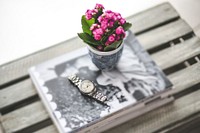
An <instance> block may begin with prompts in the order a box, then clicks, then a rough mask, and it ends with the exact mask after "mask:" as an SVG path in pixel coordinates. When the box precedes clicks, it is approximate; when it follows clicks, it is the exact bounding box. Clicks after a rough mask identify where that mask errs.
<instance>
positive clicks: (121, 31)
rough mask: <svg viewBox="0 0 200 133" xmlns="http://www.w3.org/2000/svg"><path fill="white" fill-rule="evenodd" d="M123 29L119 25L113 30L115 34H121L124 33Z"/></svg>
mask: <svg viewBox="0 0 200 133" xmlns="http://www.w3.org/2000/svg"><path fill="white" fill-rule="evenodd" d="M124 32H125V31H124V29H123V27H122V26H119V27H117V29H116V30H115V33H116V34H117V35H121V34H124Z"/></svg>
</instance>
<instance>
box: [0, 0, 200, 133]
mask: <svg viewBox="0 0 200 133" xmlns="http://www.w3.org/2000/svg"><path fill="white" fill-rule="evenodd" d="M152 14H153V15H152ZM128 19H129V20H128V21H130V22H132V23H133V27H132V28H133V29H132V30H134V33H136V35H137V37H138V39H139V40H140V42H142V43H144V47H145V48H146V49H153V48H157V47H159V46H162V45H163V44H165V43H167V44H169V42H173V41H174V39H178V38H180V37H182V36H185V35H188V34H191V32H192V29H191V28H190V27H189V26H188V25H187V23H185V21H184V20H182V19H180V18H179V16H178V13H177V12H176V11H175V10H174V8H173V7H171V5H170V4H168V3H164V4H161V5H158V6H156V7H154V8H151V9H149V10H147V11H144V12H141V13H139V14H136V15H133V16H130V17H129V18H128ZM161 34H162V35H161ZM153 35H154V36H153ZM199 43H200V42H199V38H197V37H192V38H190V39H188V38H187V40H186V41H185V42H181V43H179V44H177V45H175V46H173V47H169V48H165V49H163V50H160V51H158V52H156V53H153V54H152V57H153V59H154V60H155V61H156V62H157V64H158V65H159V66H160V67H161V68H162V69H167V68H170V67H173V66H176V65H177V64H179V63H181V62H183V61H185V60H188V59H189V58H192V57H194V56H196V55H198V54H200V50H199V45H200V44H199ZM75 44H76V45H75ZM82 46H84V45H83V43H82V42H81V40H80V39H78V38H72V39H70V40H68V41H65V42H62V43H60V44H58V45H56V46H53V47H50V48H47V49H45V50H43V51H39V52H37V53H34V54H32V55H29V56H27V57H24V58H21V59H19V60H17V61H13V62H11V63H8V64H5V65H2V66H0V77H1V78H0V88H2V89H0V112H1V109H5V108H11V107H15V106H18V105H19V104H20V105H21V104H22V102H23V104H22V107H20V108H17V109H15V110H13V111H11V112H7V113H6V114H3V115H2V116H1V115H0V117H1V119H0V122H1V124H2V125H3V129H4V130H5V131H6V132H15V131H23V129H25V128H29V127H33V126H34V125H37V124H38V123H42V122H43V121H45V120H47V119H49V116H48V113H47V112H46V110H45V108H44V107H43V105H42V102H41V101H39V99H38V98H37V99H36V101H33V102H29V100H30V98H31V97H34V96H37V93H36V90H35V88H34V86H33V84H32V82H31V79H30V78H29V77H28V73H27V69H28V68H29V67H30V66H32V65H35V64H37V63H40V62H42V61H44V60H47V59H51V58H53V57H55V56H58V55H62V54H63V53H66V52H69V51H72V50H74V49H77V48H79V47H82ZM180 51H181V52H180ZM199 68H200V63H196V64H194V65H192V66H190V67H188V68H185V69H182V70H179V69H177V72H175V73H172V74H170V75H168V77H169V79H170V80H171V81H172V83H173V84H174V87H175V88H174V89H172V90H171V92H173V94H179V93H181V92H183V91H185V90H192V89H193V88H192V86H194V85H197V84H199V83H200V69H199ZM4 75H7V76H4ZM189 77H191V78H189ZM14 81H15V82H14ZM195 90H197V89H195ZM11 92H12V93H11ZM190 92H192V91H190ZM199 94H200V91H199V90H198V91H197V92H193V93H191V94H188V95H185V96H182V97H180V98H179V99H177V100H176V101H175V102H174V103H173V104H169V105H167V106H163V107H161V108H159V109H156V110H155V111H151V112H150V113H147V114H145V115H143V116H141V117H138V118H136V119H134V120H131V121H129V122H127V123H125V124H122V125H121V126H119V127H117V128H116V129H111V130H109V132H127V133H128V132H133V131H134V132H153V131H158V130H159V131H161V128H162V131H169V130H167V129H170V128H169V125H170V127H171V128H172V125H171V124H174V125H178V124H177V123H178V122H180V121H182V120H183V119H187V117H189V116H190V115H192V114H195V113H198V112H200V110H199V107H200V106H199V101H200V99H199V97H198V95H199ZM193 97H194V98H193ZM185 101H186V102H185ZM196 106H197V107H196ZM4 113H5V112H4ZM185 122H186V121H185ZM165 127H168V128H165ZM174 127H175V126H174ZM40 128H41V127H40ZM40 128H38V129H37V128H36V129H35V131H36V130H38V132H39V133H46V132H48V133H54V132H57V131H56V128H55V126H54V125H49V126H47V127H44V128H42V129H40Z"/></svg>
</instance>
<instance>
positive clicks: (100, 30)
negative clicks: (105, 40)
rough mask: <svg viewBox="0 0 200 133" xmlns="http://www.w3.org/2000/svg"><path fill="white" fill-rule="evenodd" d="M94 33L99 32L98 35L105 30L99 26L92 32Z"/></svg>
mask: <svg viewBox="0 0 200 133" xmlns="http://www.w3.org/2000/svg"><path fill="white" fill-rule="evenodd" d="M92 33H93V34H94V35H96V34H98V35H103V34H104V32H103V30H102V29H101V28H98V29H95V30H94V31H93V32H92Z"/></svg>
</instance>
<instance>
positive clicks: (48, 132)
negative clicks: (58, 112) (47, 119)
mask: <svg viewBox="0 0 200 133" xmlns="http://www.w3.org/2000/svg"><path fill="white" fill-rule="evenodd" d="M35 133H58V130H57V129H56V127H55V126H54V125H51V126H48V127H45V128H43V129H41V130H39V131H37V132H35Z"/></svg>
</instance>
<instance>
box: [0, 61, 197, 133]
mask: <svg viewBox="0 0 200 133" xmlns="http://www.w3.org/2000/svg"><path fill="white" fill-rule="evenodd" d="M199 68H200V63H196V64H194V65H193V66H191V67H188V68H187V69H183V70H181V71H179V72H176V73H174V74H173V75H170V76H169V79H170V80H171V81H172V82H173V83H174V85H175V89H178V90H179V91H180V90H183V89H186V88H188V87H191V86H193V85H194V84H196V83H199V82H200V81H199V80H200V78H199V77H200V71H199ZM188 77H193V78H188ZM180 81H181V82H180ZM182 81H184V82H182ZM186 100H187V99H186ZM179 106H180V108H181V106H182V105H179ZM179 106H178V107H179ZM183 107H184V106H183ZM177 109H178V108H177ZM188 113H191V112H188ZM30 114H31V117H29V116H30ZM47 117H48V116H47V112H46V111H45V109H44V107H43V106H42V105H41V102H36V103H34V104H31V105H29V106H26V107H23V108H21V109H18V110H16V111H14V112H12V113H9V114H6V115H5V116H3V122H2V124H3V126H4V127H5V129H6V131H17V130H20V129H22V128H24V127H28V126H31V125H32V124H35V123H38V122H40V121H43V120H45V119H47ZM20 121H21V123H19V122H20ZM17 123H18V124H17ZM19 125H20V126H19Z"/></svg>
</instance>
